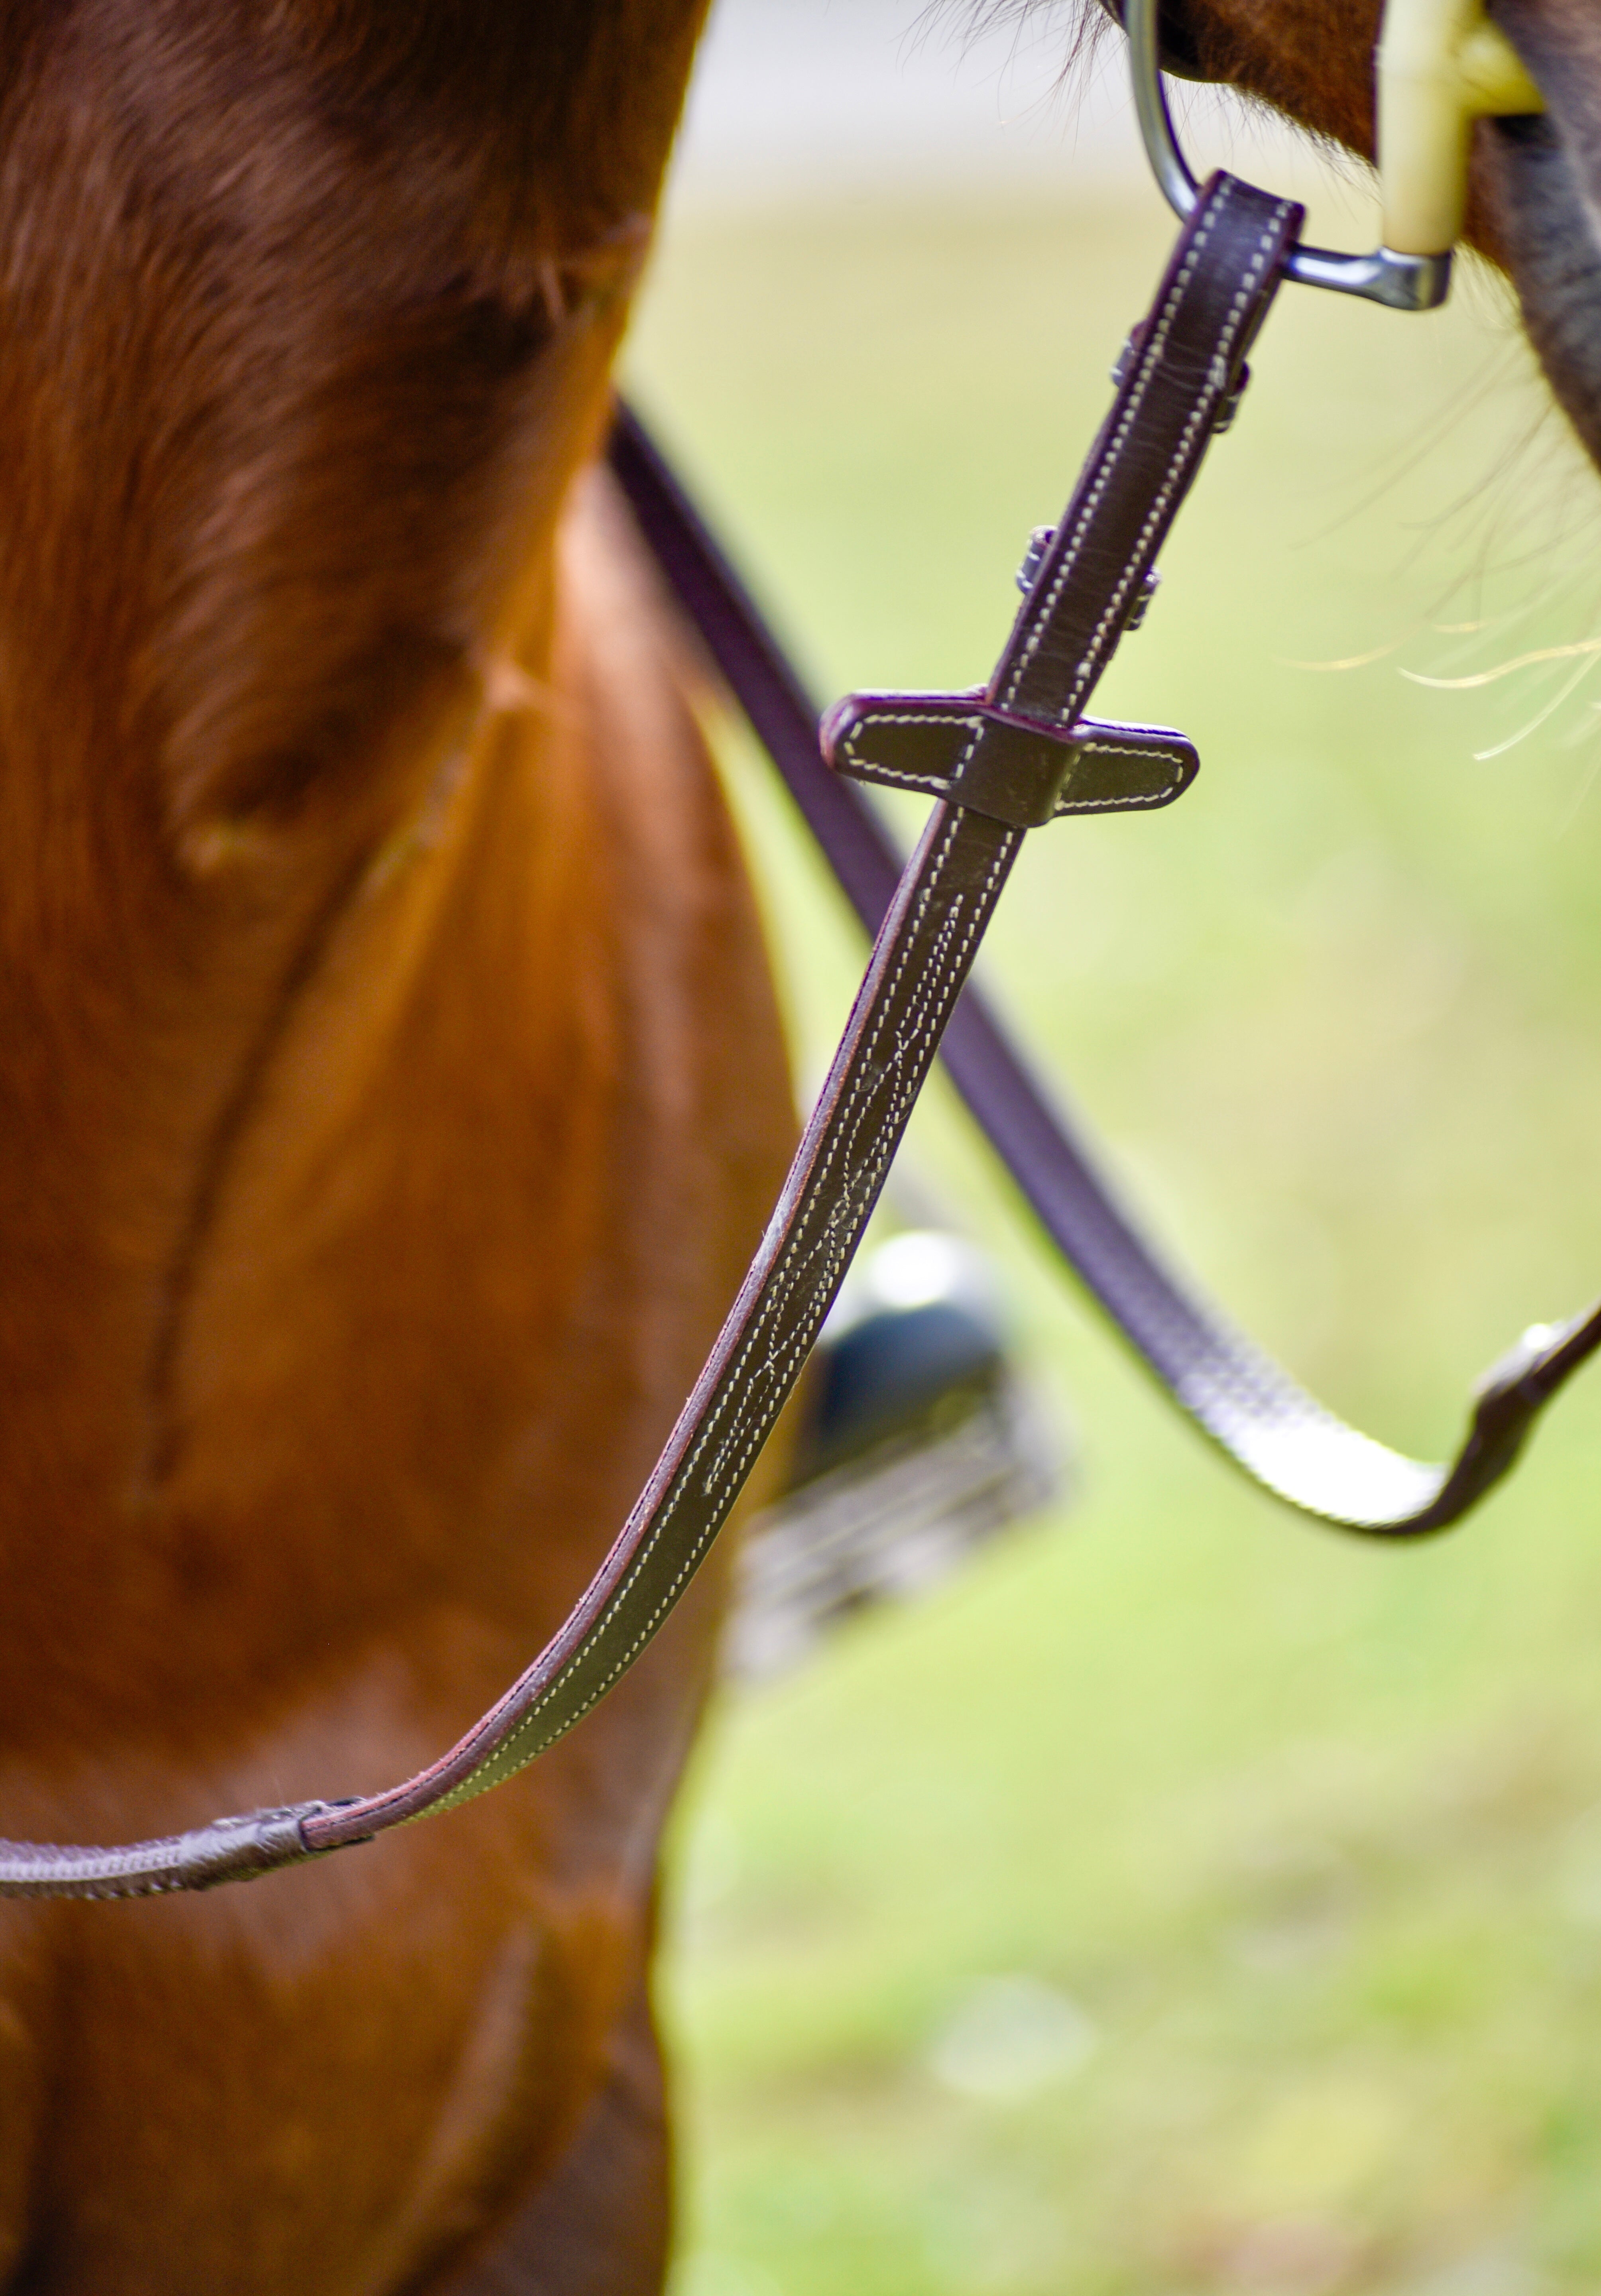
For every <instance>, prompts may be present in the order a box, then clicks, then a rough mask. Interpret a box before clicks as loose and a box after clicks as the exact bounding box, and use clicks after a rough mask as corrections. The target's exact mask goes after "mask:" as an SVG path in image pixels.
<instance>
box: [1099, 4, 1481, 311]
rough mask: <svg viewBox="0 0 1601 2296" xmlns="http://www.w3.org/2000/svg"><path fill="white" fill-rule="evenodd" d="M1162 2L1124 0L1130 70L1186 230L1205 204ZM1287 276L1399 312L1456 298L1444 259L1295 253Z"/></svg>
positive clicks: (1144, 135) (1154, 163)
mask: <svg viewBox="0 0 1601 2296" xmlns="http://www.w3.org/2000/svg"><path fill="white" fill-rule="evenodd" d="M1158 4H1159V0H1124V9H1123V21H1124V26H1125V29H1127V31H1128V35H1129V70H1130V73H1131V75H1132V78H1133V85H1134V110H1135V115H1136V117H1137V119H1138V121H1139V132H1140V137H1141V140H1142V141H1143V143H1144V144H1145V157H1146V159H1147V160H1149V161H1150V162H1151V170H1152V173H1153V174H1154V176H1155V177H1156V180H1157V183H1158V184H1160V185H1161V187H1162V196H1163V198H1164V199H1165V200H1166V201H1167V203H1168V205H1169V206H1170V208H1171V209H1172V210H1173V212H1174V214H1175V215H1177V216H1178V217H1179V218H1180V219H1181V220H1182V221H1184V222H1186V223H1187V222H1188V220H1189V218H1190V217H1191V216H1192V215H1193V214H1194V213H1195V202H1196V201H1197V200H1198V199H1199V198H1200V196H1201V193H1200V186H1199V185H1198V184H1197V183H1196V181H1195V176H1193V175H1192V174H1191V173H1190V166H1189V162H1188V160H1186V158H1185V156H1184V152H1183V149H1182V147H1181V145H1180V143H1179V142H1178V136H1177V135H1175V134H1174V132H1173V121H1172V118H1171V115H1170V112H1169V111H1168V98H1167V91H1166V89H1165V88H1164V87H1163V86H1162V67H1161V65H1160V63H1159V62H1158V61H1157V45H1156V16H1157V8H1158ZM1285 275H1286V277H1288V278H1291V279H1296V280H1299V281H1300V282H1301V285H1302V286H1303V287H1326V288H1329V289H1330V290H1332V291H1333V292H1334V293H1335V294H1337V295H1360V296H1363V297H1364V298H1365V299H1367V301H1368V302H1370V303H1387V304H1389V306H1390V307H1391V308H1392V310H1396V311H1432V310H1433V309H1434V308H1435V307H1437V306H1438V305H1439V304H1441V303H1443V302H1444V300H1445V299H1446V297H1447V296H1448V295H1449V292H1450V286H1451V258H1450V255H1449V251H1448V252H1447V253H1446V254H1444V255H1398V254H1397V253H1396V252H1395V250H1394V249H1393V248H1389V247H1376V248H1375V250H1373V253H1372V254H1371V255H1340V254H1336V253H1335V252H1334V250H1333V249H1332V248H1326V247H1304V246H1303V247H1296V248H1295V249H1293V250H1292V252H1291V255H1290V258H1289V261H1288V262H1287V263H1286V264H1285Z"/></svg>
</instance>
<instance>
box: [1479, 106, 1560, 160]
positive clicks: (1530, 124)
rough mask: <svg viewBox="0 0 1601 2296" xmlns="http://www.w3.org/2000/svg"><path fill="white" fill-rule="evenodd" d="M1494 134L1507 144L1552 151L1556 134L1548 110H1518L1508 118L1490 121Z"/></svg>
mask: <svg viewBox="0 0 1601 2296" xmlns="http://www.w3.org/2000/svg"><path fill="white" fill-rule="evenodd" d="M1490 125H1491V127H1493V128H1494V129H1495V131H1496V134H1497V135H1498V136H1500V138H1501V139H1502V141H1503V142H1504V143H1521V144H1523V145H1524V146H1525V147H1526V148H1527V149H1529V150H1532V151H1545V152H1549V151H1554V150H1555V149H1556V143H1557V135H1556V128H1555V127H1553V126H1552V124H1551V115H1550V113H1549V112H1548V111H1518V112H1514V113H1513V114H1512V115H1511V116H1510V117H1509V118H1508V119H1495V120H1492V121H1491V122H1490Z"/></svg>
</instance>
